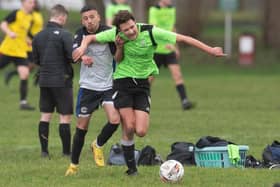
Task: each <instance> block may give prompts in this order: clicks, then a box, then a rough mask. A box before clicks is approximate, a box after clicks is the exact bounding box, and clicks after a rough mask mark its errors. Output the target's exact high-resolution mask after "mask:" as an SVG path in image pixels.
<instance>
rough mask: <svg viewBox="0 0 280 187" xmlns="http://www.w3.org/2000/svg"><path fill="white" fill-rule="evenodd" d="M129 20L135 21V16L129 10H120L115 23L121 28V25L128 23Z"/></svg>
mask: <svg viewBox="0 0 280 187" xmlns="http://www.w3.org/2000/svg"><path fill="white" fill-rule="evenodd" d="M128 20H133V21H135V18H134V16H133V15H132V14H131V13H130V12H129V11H127V10H120V11H119V12H118V13H117V14H116V15H115V17H114V20H113V25H115V26H116V27H117V28H118V29H120V25H121V24H123V23H126V22H127V21H128Z"/></svg>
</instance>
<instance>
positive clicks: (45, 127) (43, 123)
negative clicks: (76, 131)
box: [38, 112, 52, 158]
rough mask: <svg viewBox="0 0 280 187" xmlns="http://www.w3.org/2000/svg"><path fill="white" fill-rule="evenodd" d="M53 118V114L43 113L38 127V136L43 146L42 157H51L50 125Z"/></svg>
mask: <svg viewBox="0 0 280 187" xmlns="http://www.w3.org/2000/svg"><path fill="white" fill-rule="evenodd" d="M51 118H52V113H45V112H42V113H41V118H40V122H39V127H38V135H39V140H40V144H41V157H43V158H44V157H48V158H50V157H49V150H48V144H49V124H50V120H51Z"/></svg>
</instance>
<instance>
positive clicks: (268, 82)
mask: <svg viewBox="0 0 280 187" xmlns="http://www.w3.org/2000/svg"><path fill="white" fill-rule="evenodd" d="M196 53H198V55H196ZM190 56H192V58H191V57H190ZM277 59H278V56H274V55H272V54H271V52H270V51H266V52H265V51H264V53H263V54H262V55H260V56H258V57H257V61H256V64H255V65H254V66H252V67H250V68H242V67H240V66H238V65H237V64H236V63H234V62H227V61H225V60H224V59H215V58H213V57H209V56H208V55H204V54H201V52H197V50H193V49H188V50H187V52H186V55H185V56H183V57H182V60H181V61H182V70H183V73H184V78H185V83H186V87H187V90H188V95H189V97H190V99H191V100H193V101H195V102H197V108H195V109H194V110H191V111H182V109H181V106H180V102H179V99H178V96H177V93H176V91H175V86H174V84H173V82H172V80H171V77H170V75H169V72H168V71H167V70H165V69H162V70H161V74H160V75H159V76H158V77H157V78H156V81H155V82H154V85H153V87H152V110H151V123H150V129H149V132H148V134H147V136H146V137H144V138H136V139H135V141H136V148H137V149H141V148H143V147H144V146H145V145H151V146H153V147H155V149H156V150H157V152H158V153H159V154H160V155H161V156H162V157H163V158H164V159H165V158H166V156H167V155H168V153H170V145H171V144H172V143H173V142H176V141H188V142H193V143H196V141H197V140H198V139H199V138H200V137H201V136H205V135H211V136H219V137H221V138H225V139H228V140H231V141H233V142H235V143H237V144H245V145H249V147H250V150H249V152H248V154H252V155H254V156H255V157H256V158H258V159H261V153H262V150H263V148H264V147H265V146H266V145H267V144H269V143H271V142H272V141H273V140H275V139H279V121H280V118H279V112H280V101H279V92H280V87H279V82H280V77H279V68H280V66H279V64H277V63H276V62H277ZM183 61H184V63H183ZM8 69H12V66H10V67H9V68H7V69H5V70H3V71H1V72H0V90H1V92H0V95H1V99H0V106H1V107H0V114H1V122H0V124H1V131H0V166H1V167H0V186H5V187H8V186H11V187H12V186H13V187H14V186H17V187H18V186H36V187H37V186H110V187H111V186H116V187H118V186H171V185H169V184H164V183H162V182H161V181H160V179H159V175H158V171H159V166H152V167H139V175H138V176H136V177H127V176H125V175H124V171H125V170H126V168H125V167H121V166H113V167H112V166H107V167H104V168H97V167H96V166H95V164H94V162H93V159H92V155H91V152H90V149H89V146H90V143H91V141H92V140H93V139H94V138H95V137H96V135H97V133H98V132H99V131H100V129H101V128H102V126H103V124H104V123H105V116H104V114H103V111H102V110H99V111H98V112H97V113H96V114H94V116H93V119H92V121H91V125H90V128H89V132H88V134H87V136H86V142H85V146H84V149H83V151H82V154H81V159H80V170H79V173H78V175H77V176H73V177H64V173H65V171H66V169H67V167H68V165H69V162H70V161H69V160H68V159H67V158H64V157H62V156H61V143H60V139H59V134H58V118H57V115H55V116H54V118H53V120H52V122H51V126H50V127H51V128H50V137H49V146H50V147H49V150H50V154H51V160H47V159H41V158H40V146H39V140H38V135H37V131H38V130H37V125H38V120H39V117H40V113H39V111H38V94H39V89H38V88H37V87H34V86H32V84H30V93H29V100H30V103H31V104H33V105H36V106H37V110H36V111H35V112H24V111H20V110H19V109H18V98H19V96H18V80H17V78H15V79H13V80H12V81H11V84H10V85H9V86H8V87H6V86H5V85H4V84H3V75H4V72H5V71H7V70H8ZM31 82H32V81H31V79H30V83H31ZM77 82H78V71H76V79H75V86H74V87H75V88H74V89H75V92H76V91H77V89H78V85H77ZM75 95H76V94H75ZM74 129H75V119H73V122H72V134H73V133H74ZM120 136H121V131H120V129H119V130H118V131H117V133H116V134H115V135H114V136H113V137H112V138H111V139H110V140H109V142H108V143H107V145H106V146H105V147H104V153H105V155H106V157H107V156H108V153H109V149H110V147H111V145H112V144H114V143H117V142H119V140H120ZM279 181H280V179H279V171H277V170H275V171H270V170H268V169H205V168H198V167H189V166H185V175H184V178H183V180H182V181H181V182H180V183H179V184H174V185H172V186H193V187H197V186H207V187H211V186H213V187H214V186H215V187H217V186H221V187H222V186H234V187H240V186H246V187H247V186H252V187H256V186H258V187H260V186H264V187H268V186H272V184H273V183H275V182H279Z"/></svg>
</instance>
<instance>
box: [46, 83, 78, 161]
mask: <svg viewBox="0 0 280 187" xmlns="http://www.w3.org/2000/svg"><path fill="white" fill-rule="evenodd" d="M51 89H52V94H53V96H54V97H55V103H56V110H57V112H58V113H59V114H60V116H59V117H60V119H59V135H60V139H61V143H62V155H64V156H70V153H71V131H70V124H71V116H72V114H73V89H72V88H51Z"/></svg>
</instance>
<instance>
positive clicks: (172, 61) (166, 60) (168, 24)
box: [149, 0, 194, 110]
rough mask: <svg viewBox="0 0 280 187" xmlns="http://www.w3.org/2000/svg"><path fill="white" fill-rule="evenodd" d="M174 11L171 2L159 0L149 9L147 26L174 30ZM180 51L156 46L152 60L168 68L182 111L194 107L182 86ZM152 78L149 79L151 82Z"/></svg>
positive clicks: (171, 47)
mask: <svg viewBox="0 0 280 187" xmlns="http://www.w3.org/2000/svg"><path fill="white" fill-rule="evenodd" d="M175 23H176V9H175V7H174V6H172V4H171V0H159V1H158V4H157V5H155V6H152V7H151V8H150V9H149V24H152V25H155V26H157V27H160V28H162V29H165V30H168V31H174V30H175ZM179 54H180V51H179V49H178V47H177V46H174V45H172V44H169V45H166V44H164V45H158V46H157V49H156V51H155V55H154V60H155V62H156V64H157V66H158V68H160V67H161V66H164V67H168V69H169V71H170V73H171V76H172V78H173V80H174V83H175V85H176V90H177V92H178V94H179V97H180V99H181V104H182V108H183V110H189V109H191V108H193V107H194V104H193V103H192V102H191V101H190V100H189V99H188V97H187V91H186V87H185V84H184V80H183V76H182V73H181V68H180V65H179V63H178V60H177V58H178V57H179V56H180V55H179ZM152 80H153V77H151V82H152Z"/></svg>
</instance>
